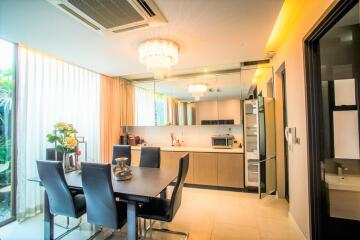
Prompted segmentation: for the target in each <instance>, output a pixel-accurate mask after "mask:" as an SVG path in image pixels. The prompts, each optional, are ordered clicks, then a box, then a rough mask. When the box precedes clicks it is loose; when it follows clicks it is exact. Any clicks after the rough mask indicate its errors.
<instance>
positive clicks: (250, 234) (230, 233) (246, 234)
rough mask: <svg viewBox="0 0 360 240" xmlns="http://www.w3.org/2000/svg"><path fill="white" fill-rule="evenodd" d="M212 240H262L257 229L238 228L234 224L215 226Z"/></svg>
mask: <svg viewBox="0 0 360 240" xmlns="http://www.w3.org/2000/svg"><path fill="white" fill-rule="evenodd" d="M211 239H212V240H236V239H239V240H240V239H247V240H257V239H260V236H259V232H258V229H257V228H256V227H249V226H238V225H233V224H215V225H214V229H213V232H212V238H211Z"/></svg>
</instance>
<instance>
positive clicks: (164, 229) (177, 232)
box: [151, 228, 190, 240]
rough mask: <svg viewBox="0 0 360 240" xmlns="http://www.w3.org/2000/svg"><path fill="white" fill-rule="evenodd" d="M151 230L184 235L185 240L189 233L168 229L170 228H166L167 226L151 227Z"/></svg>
mask: <svg viewBox="0 0 360 240" xmlns="http://www.w3.org/2000/svg"><path fill="white" fill-rule="evenodd" d="M151 230H152V231H156V232H163V233H169V234H174V235H180V236H184V239H185V240H187V239H188V238H189V235H190V234H189V233H188V232H180V231H174V230H170V229H167V228H151Z"/></svg>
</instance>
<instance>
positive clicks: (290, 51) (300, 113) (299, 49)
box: [273, 0, 333, 239]
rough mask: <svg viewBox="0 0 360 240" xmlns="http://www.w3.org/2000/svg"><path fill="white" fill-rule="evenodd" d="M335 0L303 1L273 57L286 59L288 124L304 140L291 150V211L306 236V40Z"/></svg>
mask: <svg viewBox="0 0 360 240" xmlns="http://www.w3.org/2000/svg"><path fill="white" fill-rule="evenodd" d="M332 3H333V0H316V1H304V4H303V6H302V9H301V11H300V12H299V15H298V16H297V19H296V20H295V22H294V25H293V26H292V27H291V29H290V30H289V32H288V34H287V35H286V37H285V39H284V41H283V43H282V44H281V46H280V48H279V50H278V51H277V52H276V55H275V56H274V58H273V64H274V70H275V71H277V69H278V68H279V67H280V66H281V64H282V63H284V62H285V69H286V96H287V114H288V125H289V127H296V130H297V135H298V136H299V137H300V139H301V142H300V144H298V145H295V146H294V148H293V151H290V152H289V191H290V214H291V215H292V217H293V218H294V220H295V221H296V223H297V224H298V226H299V227H300V229H301V231H302V232H303V233H304V235H305V236H306V237H307V238H308V239H310V235H309V195H308V184H309V183H308V159H307V151H308V149H307V129H306V114H307V111H306V106H305V104H306V100H305V75H304V74H305V69H304V49H303V42H304V38H305V36H306V34H307V33H308V32H310V31H311V29H312V28H313V26H314V25H316V22H317V21H318V20H319V19H320V18H321V17H322V16H323V15H324V13H325V12H326V10H327V9H328V8H329V6H330V5H331V4H332Z"/></svg>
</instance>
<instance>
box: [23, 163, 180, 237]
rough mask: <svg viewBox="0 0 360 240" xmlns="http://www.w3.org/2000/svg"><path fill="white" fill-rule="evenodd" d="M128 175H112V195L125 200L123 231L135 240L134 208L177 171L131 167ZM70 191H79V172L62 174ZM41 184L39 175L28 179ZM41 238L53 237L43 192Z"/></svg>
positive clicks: (155, 193)
mask: <svg viewBox="0 0 360 240" xmlns="http://www.w3.org/2000/svg"><path fill="white" fill-rule="evenodd" d="M131 170H132V174H133V175H132V178H131V179H130V180H126V181H118V180H115V178H114V177H112V186H113V190H114V196H115V197H116V198H119V199H120V200H121V201H125V202H126V203H127V234H128V239H129V240H137V239H138V224H137V207H138V205H139V204H140V203H147V202H149V201H150V200H151V199H152V198H155V197H157V196H159V195H160V194H161V193H164V191H165V190H166V188H167V187H168V186H169V185H170V184H171V183H172V182H173V181H174V180H175V179H176V177H177V171H176V170H173V169H163V168H146V167H131ZM65 179H66V182H67V184H68V186H69V189H70V190H77V191H82V181H81V171H72V172H69V173H65ZM29 181H34V182H38V183H39V184H40V185H41V180H40V178H39V177H34V178H31V179H29ZM44 192H45V193H44V239H45V240H53V239H54V215H53V214H51V212H50V206H49V200H48V196H47V193H46V191H44Z"/></svg>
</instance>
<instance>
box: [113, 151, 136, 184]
mask: <svg viewBox="0 0 360 240" xmlns="http://www.w3.org/2000/svg"><path fill="white" fill-rule="evenodd" d="M127 160H128V158H127V157H119V158H115V161H116V166H115V167H114V168H113V174H114V178H115V180H118V181H125V180H130V179H131V178H132V172H131V169H130V167H129V166H128V165H127V164H126V162H127Z"/></svg>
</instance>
